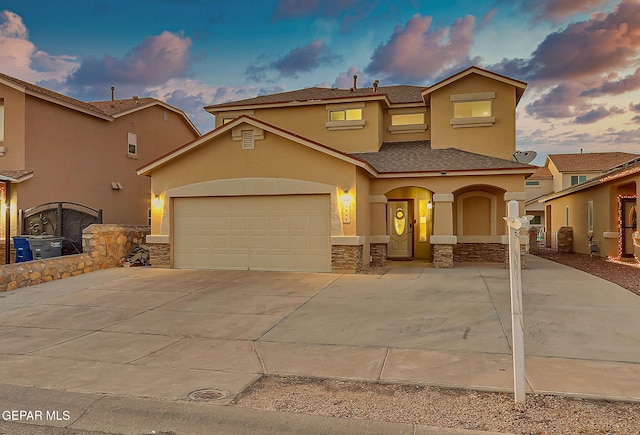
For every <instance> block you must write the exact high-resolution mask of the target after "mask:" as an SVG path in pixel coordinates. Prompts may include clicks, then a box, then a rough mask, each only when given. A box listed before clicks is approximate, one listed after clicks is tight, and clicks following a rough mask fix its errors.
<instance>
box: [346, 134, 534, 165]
mask: <svg viewBox="0 0 640 435" xmlns="http://www.w3.org/2000/svg"><path fill="white" fill-rule="evenodd" d="M350 155H351V156H352V157H355V158H357V159H360V160H364V161H366V162H367V163H369V164H370V165H371V166H372V167H373V168H374V169H375V170H376V171H378V172H380V173H402V172H442V171H472V170H498V169H531V172H533V171H534V170H535V169H536V167H535V166H532V165H528V164H525V163H519V162H515V161H512V160H505V159H499V158H497V157H491V156H485V155H482V154H476V153H472V152H469V151H462V150H459V149H456V148H442V149H432V148H431V141H428V140H421V141H411V142H385V143H383V144H382V146H381V147H380V150H379V151H378V152H371V153H353V154H350Z"/></svg>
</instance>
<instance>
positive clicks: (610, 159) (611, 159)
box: [545, 152, 639, 172]
mask: <svg viewBox="0 0 640 435" xmlns="http://www.w3.org/2000/svg"><path fill="white" fill-rule="evenodd" d="M638 156H639V155H638V154H631V153H624V152H609V153H584V154H583V153H581V154H549V155H547V159H546V162H545V166H547V167H548V166H549V163H550V162H551V163H553V165H554V166H555V167H556V169H557V170H558V172H602V171H606V170H608V169H611V168H613V167H614V166H617V165H620V164H622V163H625V162H627V161H629V160H632V159H634V158H636V157H638Z"/></svg>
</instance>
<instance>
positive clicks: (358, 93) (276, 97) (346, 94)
mask: <svg viewBox="0 0 640 435" xmlns="http://www.w3.org/2000/svg"><path fill="white" fill-rule="evenodd" d="M423 89H424V87H421V86H404V85H400V86H380V87H379V88H378V92H374V91H373V88H363V89H356V90H354V91H351V90H349V89H330V88H318V87H313V88H306V89H298V90H295V91H289V92H281V93H278V94H270V95H261V96H258V97H255V98H248V99H245V100H238V101H232V102H229V103H222V104H214V105H211V106H207V107H205V109H223V108H227V107H236V106H260V105H269V104H284V103H293V102H308V101H326V100H336V99H344V98H357V99H361V98H363V97H383V96H386V97H387V98H388V99H389V101H390V102H391V103H392V104H403V103H422V102H423V101H424V100H423V99H422V94H421V93H420V92H421V91H422V90H423Z"/></svg>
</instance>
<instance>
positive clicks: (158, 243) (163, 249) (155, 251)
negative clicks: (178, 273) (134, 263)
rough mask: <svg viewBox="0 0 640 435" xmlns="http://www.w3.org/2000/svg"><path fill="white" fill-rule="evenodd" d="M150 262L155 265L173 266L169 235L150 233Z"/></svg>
mask: <svg viewBox="0 0 640 435" xmlns="http://www.w3.org/2000/svg"><path fill="white" fill-rule="evenodd" d="M146 242H147V246H148V247H149V251H150V252H149V256H150V258H149V262H150V263H151V266H153V267H171V244H170V243H169V236H162V235H148V236H147V238H146Z"/></svg>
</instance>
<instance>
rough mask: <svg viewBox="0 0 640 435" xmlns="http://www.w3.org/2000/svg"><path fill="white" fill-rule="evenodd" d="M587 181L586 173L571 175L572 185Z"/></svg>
mask: <svg viewBox="0 0 640 435" xmlns="http://www.w3.org/2000/svg"><path fill="white" fill-rule="evenodd" d="M585 181H587V176H586V175H572V176H571V185H572V186H573V185H574V184H579V183H584V182H585Z"/></svg>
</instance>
